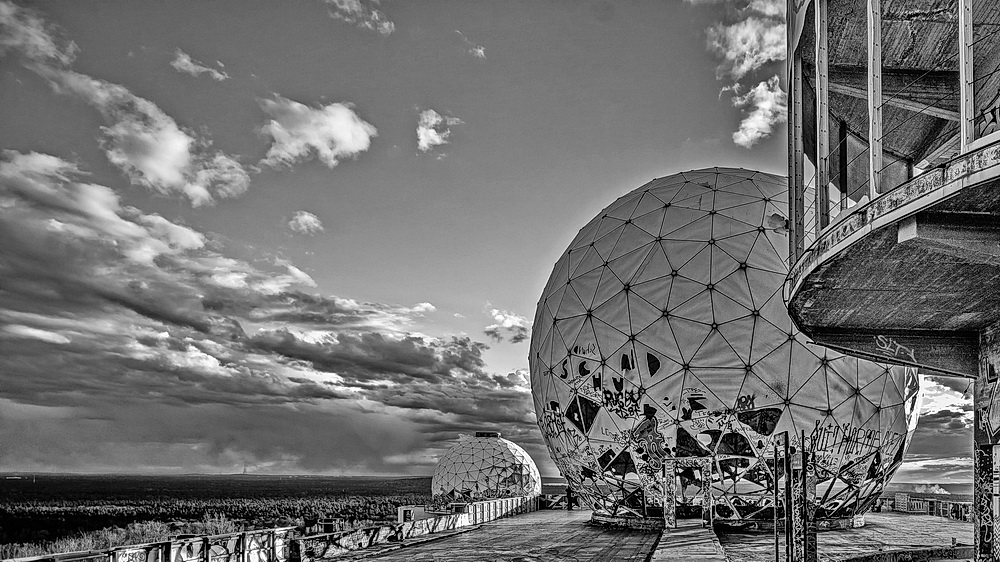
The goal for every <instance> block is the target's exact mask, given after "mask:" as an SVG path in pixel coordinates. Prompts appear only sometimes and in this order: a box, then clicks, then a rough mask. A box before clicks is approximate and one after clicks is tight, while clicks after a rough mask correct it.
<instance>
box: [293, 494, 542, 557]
mask: <svg viewBox="0 0 1000 562" xmlns="http://www.w3.org/2000/svg"><path fill="white" fill-rule="evenodd" d="M537 510H538V498H537V497H517V498H502V499H496V500H488V501H481V502H473V503H469V504H467V505H466V508H465V511H464V512H463V513H455V514H452V515H442V516H439V517H430V518H427V519H420V520H417V521H407V522H406V523H396V524H392V525H382V526H379V527H366V528H364V529H356V530H353V531H341V532H339V533H324V534H322V535H313V536H310V537H302V538H297V539H293V540H292V542H291V553H290V560H291V562H313V561H316V560H324V559H328V558H334V557H336V556H339V555H341V554H346V553H348V552H352V551H355V550H361V549H364V548H368V547H371V546H374V545H377V544H384V543H390V542H399V541H401V540H404V539H410V538H414V537H419V536H423V535H429V534H431V533H438V532H441V531H451V530H455V529H460V528H462V527H468V526H470V525H478V524H480V523H485V522H487V521H493V520H494V519H500V518H501V517H508V516H511V515H517V514H520V513H528V512H529V511H537Z"/></svg>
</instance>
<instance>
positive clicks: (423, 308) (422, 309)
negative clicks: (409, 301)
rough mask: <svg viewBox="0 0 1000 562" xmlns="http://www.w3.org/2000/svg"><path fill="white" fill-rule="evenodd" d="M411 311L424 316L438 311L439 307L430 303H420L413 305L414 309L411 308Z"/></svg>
mask: <svg viewBox="0 0 1000 562" xmlns="http://www.w3.org/2000/svg"><path fill="white" fill-rule="evenodd" d="M410 310H412V311H413V312H416V313H418V314H423V313H426V312H434V311H435V310H437V307H436V306H434V305H433V304H431V303H429V302H420V303H417V304H415V305H413V308H411V309H410Z"/></svg>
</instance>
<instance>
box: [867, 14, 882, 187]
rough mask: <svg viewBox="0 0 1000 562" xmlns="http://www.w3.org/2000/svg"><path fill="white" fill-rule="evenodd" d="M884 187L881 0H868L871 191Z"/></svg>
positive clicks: (869, 184)
mask: <svg viewBox="0 0 1000 562" xmlns="http://www.w3.org/2000/svg"><path fill="white" fill-rule="evenodd" d="M881 187H882V0H868V194H869V199H875V198H876V197H878V194H879V191H880V189H881Z"/></svg>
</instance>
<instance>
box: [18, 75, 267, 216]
mask: <svg viewBox="0 0 1000 562" xmlns="http://www.w3.org/2000/svg"><path fill="white" fill-rule="evenodd" d="M36 71H37V72H39V74H41V75H42V76H44V77H46V78H48V79H49V80H50V81H51V83H52V85H53V87H55V88H56V89H57V90H59V91H62V92H66V93H70V94H74V95H76V96H78V97H80V98H81V99H83V100H85V101H86V102H88V103H89V104H91V105H92V106H94V107H95V108H96V109H97V110H98V111H99V112H100V113H101V115H102V116H103V117H104V120H105V121H106V122H107V125H106V126H105V127H102V128H101V132H102V133H103V136H104V140H103V148H104V153H105V155H106V156H107V158H108V160H109V161H111V163H112V164H114V165H115V166H118V167H119V168H121V169H122V171H123V172H124V173H125V175H126V176H127V177H128V178H129V179H130V180H131V181H132V183H133V184H136V185H141V186H143V187H147V188H149V189H151V190H152V191H154V192H157V193H161V194H163V195H174V194H182V195H184V196H186V197H187V198H188V199H189V200H190V201H191V204H192V205H193V206H195V207H198V206H201V205H208V204H212V203H214V202H215V201H216V200H217V199H219V198H230V197H238V196H240V195H242V194H243V193H245V192H246V190H247V187H248V186H249V185H250V176H249V174H248V173H247V171H246V170H245V169H244V168H243V166H242V165H241V164H240V163H239V162H237V161H236V160H235V159H234V158H233V157H231V156H229V155H227V154H225V153H223V152H221V151H212V149H211V144H210V143H209V142H208V141H207V140H205V139H200V138H197V137H196V136H195V135H194V134H193V133H191V132H189V131H187V130H185V129H183V128H182V127H180V126H179V125H178V124H177V122H176V121H174V120H173V118H171V117H170V116H169V115H167V114H166V113H164V112H163V111H162V110H161V109H160V108H159V107H157V106H156V104H154V103H152V102H150V101H149V100H146V99H143V98H140V97H139V96H136V95H135V94H133V93H132V92H130V91H129V90H128V89H127V88H125V87H123V86H119V85H117V84H112V83H110V82H105V81H104V80H98V79H96V78H91V77H90V76H87V75H85V74H80V73H78V72H74V71H71V70H63V69H55V68H48V67H39V68H37V69H36Z"/></svg>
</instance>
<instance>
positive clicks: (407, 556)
mask: <svg viewBox="0 0 1000 562" xmlns="http://www.w3.org/2000/svg"><path fill="white" fill-rule="evenodd" d="M588 521H590V511H586V510H573V511H566V510H554V509H553V510H543V511H535V512H532V513H526V514H524V515H517V516H514V517H507V518H504V519H498V520H496V521H490V522H489V523H484V524H482V525H480V526H478V527H474V528H472V529H471V530H469V531H466V532H463V533H455V534H451V535H449V536H446V537H444V538H441V539H438V540H432V541H426V542H420V543H418V544H413V545H410V546H405V547H404V548H401V549H398V550H393V551H389V552H383V553H381V554H375V555H374V556H369V557H366V559H367V560H378V561H385V560H398V561H413V562H429V561H441V562H445V561H447V562H452V561H454V562H484V561H490V562H493V561H504V562H508V561H509V562H514V561H517V562H534V561H536V560H537V561H541V560H546V561H553V562H563V561H567V562H568V561H570V560H573V561H580V562H584V561H587V560H593V561H605V560H606V561H609V562H610V561H613V560H614V561H617V560H623V561H624V560H635V561H645V560H647V559H648V558H649V556H650V555H651V554H652V552H653V547H654V546H655V545H656V540H657V538H659V536H660V534H659V533H658V532H640V531H627V530H615V529H605V528H602V527H598V526H595V525H588V524H587V522H588Z"/></svg>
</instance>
